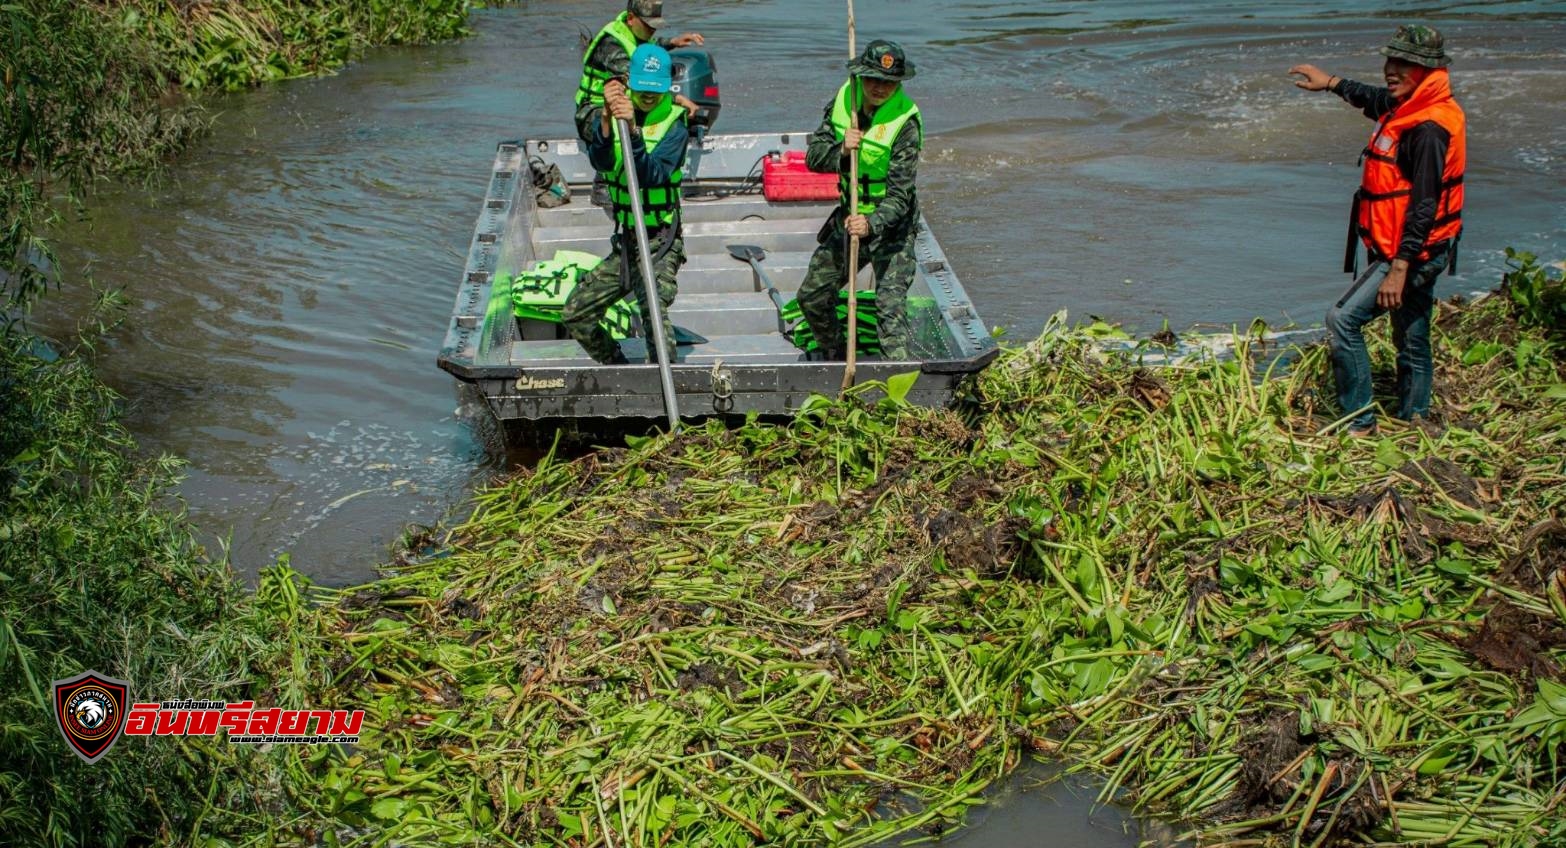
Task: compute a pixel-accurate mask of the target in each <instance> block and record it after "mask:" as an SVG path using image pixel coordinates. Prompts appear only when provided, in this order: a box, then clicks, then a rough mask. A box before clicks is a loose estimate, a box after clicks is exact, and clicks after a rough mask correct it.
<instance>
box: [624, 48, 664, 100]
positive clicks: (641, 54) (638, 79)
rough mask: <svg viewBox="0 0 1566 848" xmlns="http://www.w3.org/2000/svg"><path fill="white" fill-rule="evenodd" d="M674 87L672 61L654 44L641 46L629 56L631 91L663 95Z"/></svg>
mask: <svg viewBox="0 0 1566 848" xmlns="http://www.w3.org/2000/svg"><path fill="white" fill-rule="evenodd" d="M673 85H674V60H672V59H670V58H669V51H667V50H665V49H663V48H662V47H659V46H658V45H656V44H643V45H642V46H640V47H638V48H636V52H635V53H632V54H631V81H630V89H631V90H632V91H654V92H658V93H663V92H666V91H668V90H669V88H670V87H671V86H673Z"/></svg>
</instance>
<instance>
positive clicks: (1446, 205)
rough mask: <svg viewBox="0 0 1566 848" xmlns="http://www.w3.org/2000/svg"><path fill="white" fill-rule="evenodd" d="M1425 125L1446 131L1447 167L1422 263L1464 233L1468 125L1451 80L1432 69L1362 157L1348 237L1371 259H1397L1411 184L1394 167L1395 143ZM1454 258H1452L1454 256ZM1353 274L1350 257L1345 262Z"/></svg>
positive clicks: (1381, 125)
mask: <svg viewBox="0 0 1566 848" xmlns="http://www.w3.org/2000/svg"><path fill="white" fill-rule="evenodd" d="M1426 121H1434V122H1436V123H1437V124H1439V125H1440V126H1441V128H1442V129H1444V130H1446V131H1447V134H1448V135H1449V136H1451V140H1450V141H1449V142H1448V143H1447V146H1446V163H1445V165H1444V166H1443V167H1442V169H1441V200H1440V203H1439V205H1438V206H1437V207H1436V217H1435V221H1434V223H1432V224H1431V225H1430V233H1429V234H1428V235H1426V236H1425V245H1424V249H1423V250H1421V251H1420V253H1419V257H1418V258H1420V259H1429V258H1430V248H1431V247H1433V246H1434V245H1438V244H1440V243H1441V242H1444V241H1448V240H1451V239H1456V238H1457V237H1458V236H1460V235H1461V234H1462V232H1463V170H1464V168H1465V167H1466V165H1467V162H1468V142H1467V134H1466V131H1465V130H1466V127H1467V121H1466V119H1465V118H1464V117H1463V110H1462V109H1461V108H1460V107H1459V106H1458V105H1457V101H1456V100H1453V99H1452V87H1451V78H1450V77H1449V76H1448V75H1447V72H1446V70H1445V69H1436V70H1432V71H1431V72H1430V75H1429V76H1427V77H1425V79H1424V81H1423V82H1421V83H1420V84H1419V88H1417V89H1415V90H1414V93H1413V95H1411V96H1410V97H1409V98H1408V100H1406V101H1405V102H1403V103H1399V104H1398V105H1397V106H1396V107H1395V108H1394V109H1393V110H1392V111H1391V112H1388V113H1387V114H1386V115H1385V116H1383V117H1382V119H1381V121H1380V122H1379V123H1377V124H1376V129H1375V130H1374V131H1373V132H1372V133H1371V134H1370V144H1368V145H1367V146H1366V147H1365V151H1364V152H1363V153H1361V154H1360V161H1362V162H1363V163H1364V166H1365V171H1364V175H1363V176H1362V177H1361V178H1360V182H1359V191H1358V192H1356V193H1355V194H1354V214H1353V216H1352V219H1351V220H1350V222H1349V223H1350V233H1351V235H1350V247H1351V248H1352V245H1353V241H1352V235H1353V234H1355V233H1357V234H1358V235H1359V238H1360V240H1361V241H1363V242H1364V243H1365V249H1366V250H1367V251H1369V252H1370V255H1371V256H1372V257H1376V258H1383V259H1390V258H1392V257H1394V256H1396V255H1397V248H1398V243H1399V242H1400V241H1402V239H1403V222H1404V221H1405V220H1406V219H1407V215H1408V198H1409V195H1410V193H1412V190H1413V185H1412V184H1411V183H1410V182H1409V181H1408V179H1407V178H1406V177H1404V176H1403V171H1402V170H1401V169H1400V168H1398V166H1397V151H1398V143H1399V142H1400V141H1401V140H1402V138H1403V133H1405V132H1407V131H1408V130H1409V129H1411V128H1413V127H1417V126H1419V125H1420V124H1422V123H1424V122H1426ZM1452 255H1454V256H1455V253H1454V254H1452ZM1344 265H1345V267H1344V270H1353V265H1354V262H1353V258H1352V257H1349V260H1348V261H1347V262H1345V263H1344Z"/></svg>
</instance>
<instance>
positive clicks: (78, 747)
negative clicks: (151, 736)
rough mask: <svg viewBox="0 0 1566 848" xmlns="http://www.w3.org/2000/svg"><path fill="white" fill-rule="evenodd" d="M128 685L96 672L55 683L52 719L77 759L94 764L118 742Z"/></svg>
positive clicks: (125, 708) (124, 713)
mask: <svg viewBox="0 0 1566 848" xmlns="http://www.w3.org/2000/svg"><path fill="white" fill-rule="evenodd" d="M129 694H130V684H129V683H127V682H125V681H124V680H116V679H114V678H112V677H109V676H107V675H103V674H99V673H98V672H96V671H90V670H89V671H86V672H83V673H81V674H78V675H76V676H75V677H67V678H65V679H63V680H56V681H54V717H55V718H56V719H57V720H58V721H59V724H60V733H61V735H63V736H64V737H65V741H66V743H67V744H68V745H70V747H71V750H72V751H75V752H76V756H78V757H81V758H82V759H83V760H86V761H87V762H88V763H96V762H97V761H98V760H99V759H100V758H102V757H103V755H104V754H107V753H108V752H109V749H110V748H112V747H114V743H115V741H116V740H118V739H119V738H120V731H121V730H122V729H123V728H124V727H125V716H126V714H127V713H128V709H127V703H128V701H129Z"/></svg>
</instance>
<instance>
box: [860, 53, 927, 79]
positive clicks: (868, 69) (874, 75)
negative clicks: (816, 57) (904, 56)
mask: <svg viewBox="0 0 1566 848" xmlns="http://www.w3.org/2000/svg"><path fill="white" fill-rule="evenodd" d="M847 67H848V72H849V73H850V74H853V75H854V76H856V77H869V78H870V79H878V80H886V81H887V82H902V81H903V80H910V79H913V78H914V75H915V74H916V73H918V72H917V71H916V70H914V66H913V63H912V62H908V61H904V62H903V75H902V76H900V77H899V76H893V75H892V74H890V73H888V72H887V71H885V70H884V69H882V68H878V67H876V66H874V65H861V64H859V60H858V59H855V60H853V61H851V62H849V63H848V65H847Z"/></svg>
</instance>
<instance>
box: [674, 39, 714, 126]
mask: <svg viewBox="0 0 1566 848" xmlns="http://www.w3.org/2000/svg"><path fill="white" fill-rule="evenodd" d="M669 58H670V59H672V60H673V62H674V84H673V87H672V89H671V90H672V91H673V92H674V93H675V94H683V95H685V96H686V97H688V98H690V99H691V101H692V102H693V103H695V104H696V107H697V108H696V114H695V115H693V116H691V119H690V123H691V126H692V127H698V128H701V129H702V130H711V129H712V125H713V124H715V123H717V121H718V112H719V110H721V109H722V108H723V104H722V102H721V101H720V100H719V98H718V63H717V60H715V59H713V58H712V54H710V53H708V52H707V51H705V50H696V49H693V48H688V47H681V48H678V49H675V50H670V51H669Z"/></svg>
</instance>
